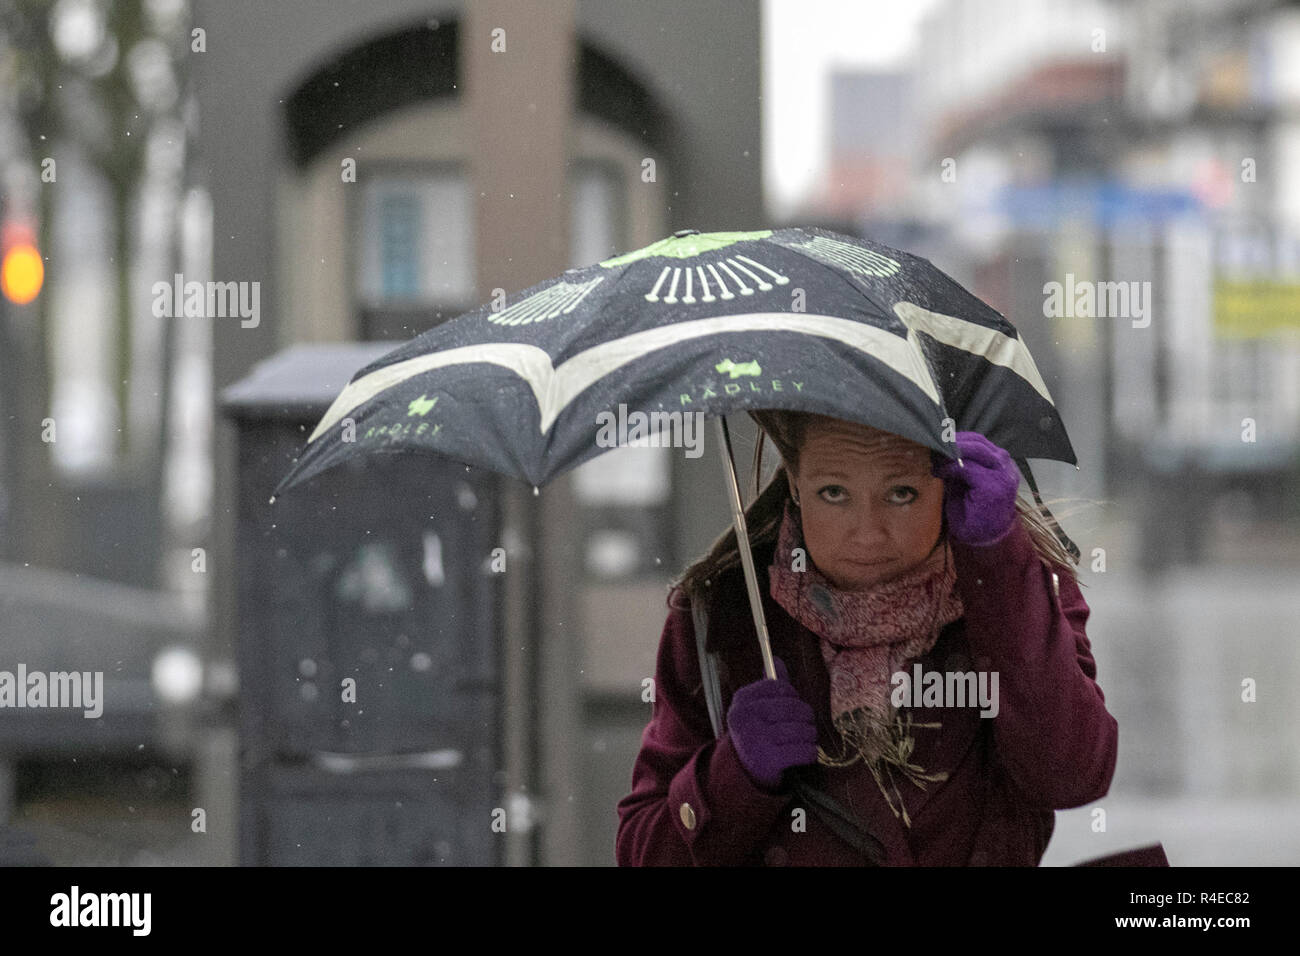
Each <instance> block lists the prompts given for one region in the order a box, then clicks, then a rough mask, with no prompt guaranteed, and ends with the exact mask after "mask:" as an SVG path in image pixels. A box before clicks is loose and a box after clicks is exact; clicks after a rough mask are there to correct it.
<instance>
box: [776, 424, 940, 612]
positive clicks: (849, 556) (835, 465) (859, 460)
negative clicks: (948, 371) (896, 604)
mask: <svg viewBox="0 0 1300 956" xmlns="http://www.w3.org/2000/svg"><path fill="white" fill-rule="evenodd" d="M795 485H796V488H797V491H798V498H799V511H800V514H801V515H802V518H803V536H804V542H805V543H806V544H807V546H808V556H809V557H810V558H811V559H812V562H813V564H815V565H816V566H817V568H818V570H820V571H821V572H822V574H824V575H825V576H826V577H827V578H828V579H829V580H830V581H831V583H833V584H834V585H835V586H836V587H838V588H841V589H844V590H857V589H859V588H865V587H870V586H872V585H875V584H880V583H882V582H884V581H888V580H890V579H892V578H895V577H898V576H899V575H901V574H904V573H906V572H907V571H910V570H911V569H912V568H914V567H916V566H917V565H918V564H920V563H921V562H922V561H924V560H925V559H926V558H927V557H928V556H929V555H930V553H931V552H932V551H933V550H934V548H935V546H936V545H937V544H938V541H939V532H940V531H941V530H942V527H943V480H942V479H940V478H935V477H934V476H933V475H931V474H930V451H929V449H927V448H925V447H924V446H922V445H918V444H916V443H915V442H910V441H908V440H906V439H904V438H900V437H899V436H897V435H893V434H891V433H889V432H882V431H878V430H876V429H871V428H866V427H865V426H862V425H858V424H856V423H852V422H836V423H834V424H831V423H818V424H817V425H814V426H813V427H811V428H810V429H809V430H808V434H807V437H806V440H805V441H804V444H803V448H802V449H800V452H799V474H798V476H797V478H796V479H795Z"/></svg>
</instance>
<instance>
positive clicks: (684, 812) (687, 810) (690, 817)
mask: <svg viewBox="0 0 1300 956" xmlns="http://www.w3.org/2000/svg"><path fill="white" fill-rule="evenodd" d="M679 812H680V813H681V816H682V824H683V825H684V826H685V827H686V829H688V830H694V829H695V811H694V810H692V809H691V805H690V804H689V803H683V804H682V808H681V810H680V811H679Z"/></svg>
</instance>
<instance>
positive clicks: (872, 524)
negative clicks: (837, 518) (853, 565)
mask: <svg viewBox="0 0 1300 956" xmlns="http://www.w3.org/2000/svg"><path fill="white" fill-rule="evenodd" d="M848 538H849V542H850V543H852V544H854V545H856V546H859V547H864V548H872V547H876V546H878V545H881V544H884V543H885V540H886V538H888V534H886V532H885V524H884V522H883V521H882V520H881V514H880V512H879V511H878V510H876V509H875V508H871V507H862V508H857V509H855V510H854V512H853V515H852V517H851V518H850V525H849V528H848Z"/></svg>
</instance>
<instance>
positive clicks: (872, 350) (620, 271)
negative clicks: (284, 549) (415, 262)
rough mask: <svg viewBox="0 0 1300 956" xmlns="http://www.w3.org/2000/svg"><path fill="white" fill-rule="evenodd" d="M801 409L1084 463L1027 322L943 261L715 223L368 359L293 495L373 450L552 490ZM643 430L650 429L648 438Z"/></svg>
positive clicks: (314, 445)
mask: <svg viewBox="0 0 1300 956" xmlns="http://www.w3.org/2000/svg"><path fill="white" fill-rule="evenodd" d="M758 408H785V409H799V410H803V411H811V412H817V413H820V414H824V415H829V416H833V417H835V418H841V419H845V420H848V421H856V422H860V423H862V424H866V425H872V426H874V427H877V428H881V429H884V430H886V431H890V432H894V433H896V434H898V435H901V436H903V437H904V438H909V439H911V440H913V441H915V442H918V443H920V444H923V445H926V446H928V447H931V448H933V449H935V450H937V451H940V452H942V453H944V454H946V455H947V456H948V457H953V456H954V450H953V449H954V447H955V446H954V442H955V433H956V432H957V431H967V430H969V431H978V432H980V433H981V434H983V435H985V436H986V437H988V438H989V439H990V440H991V441H993V442H995V443H997V444H998V445H1000V446H1001V447H1003V448H1005V449H1006V450H1007V451H1008V452H1010V453H1011V455H1012V456H1013V457H1014V458H1018V459H1024V458H1031V457H1032V458H1052V459H1056V460H1059V461H1065V462H1069V463H1071V464H1074V463H1075V456H1074V451H1073V449H1072V448H1071V446H1070V441H1069V438H1068V437H1067V435H1066V432H1065V427H1064V425H1063V424H1062V422H1061V419H1060V416H1059V415H1058V414H1057V412H1056V408H1055V406H1054V405H1053V403H1052V399H1051V395H1050V394H1049V392H1048V390H1047V386H1046V385H1045V384H1044V382H1043V379H1042V376H1041V375H1040V374H1039V372H1038V369H1037V367H1036V366H1035V364H1034V360H1033V358H1032V357H1031V356H1030V354H1029V350H1028V349H1027V348H1026V347H1025V345H1024V343H1023V341H1021V339H1020V337H1019V335H1018V334H1017V332H1016V329H1015V328H1014V327H1013V326H1012V325H1011V324H1010V323H1009V322H1007V320H1006V319H1005V318H1003V317H1002V316H1001V315H1000V314H999V313H998V312H996V311H995V310H994V309H992V308H990V307H989V306H988V305H986V304H985V303H984V302H982V301H981V300H980V299H978V298H977V297H975V296H974V295H972V294H971V293H969V292H968V291H966V290H965V289H964V288H962V287H961V286H960V285H959V284H958V283H956V282H955V281H953V280H952V279H951V278H949V277H948V276H947V275H946V274H944V273H943V272H942V271H940V270H939V269H937V268H936V267H935V266H933V265H932V264H931V263H930V262H929V261H928V260H926V259H923V258H920V257H917V256H913V255H910V254H908V253H906V252H902V251H900V250H897V249H891V248H889V247H888V246H883V245H880V244H878V243H874V242H871V241H869V240H866V239H859V238H852V237H848V236H843V235H839V234H837V233H833V232H830V231H827V230H823V229H816V228H808V229H795V228H791V229H779V230H758V231H754V232H717V233H704V234H700V233H697V232H694V231H693V230H683V231H682V232H679V233H676V234H674V235H673V236H672V237H670V238H667V239H663V240H661V241H659V242H656V243H654V244H652V245H650V246H647V247H646V248H644V249H640V250H637V251H635V252H631V253H628V254H626V255H621V256H616V257H614V258H611V259H606V260H605V261H603V262H600V263H597V264H595V265H592V266H588V267H586V268H582V269H570V270H569V271H567V272H565V273H564V274H563V275H561V276H559V277H557V278H554V279H550V280H548V281H546V282H542V283H539V284H538V285H535V286H532V287H530V288H528V289H525V290H524V291H523V292H521V293H519V294H517V295H516V296H514V297H513V300H512V301H510V302H509V303H493V304H488V305H484V306H482V307H481V308H479V309H476V310H474V311H472V312H468V313H466V314H465V315H462V316H460V317H458V318H456V319H453V320H451V321H449V322H446V323H444V324H442V325H439V326H437V327H436V328H433V329H430V330H429V331H427V332H425V333H423V334H422V335H419V336H417V337H416V338H414V339H412V340H411V341H410V342H408V343H407V344H405V345H403V346H401V347H400V348H398V349H396V350H394V351H393V352H391V353H389V354H387V355H385V356H383V357H382V358H380V359H379V360H377V361H375V362H373V363H371V364H370V365H368V366H366V367H365V368H363V369H361V370H360V371H359V372H357V374H356V375H355V376H354V377H353V378H352V380H351V382H350V383H349V384H348V386H347V387H346V388H345V389H344V390H343V391H342V393H341V394H340V395H339V396H338V398H337V399H336V400H335V401H334V403H333V404H332V405H331V406H330V408H329V409H328V410H327V411H326V413H325V415H324V417H323V418H322V419H321V421H320V423H319V424H318V425H317V426H316V429H315V430H314V431H313V432H312V434H311V435H310V437H309V438H308V441H307V447H306V449H305V450H304V452H303V453H302V455H301V456H300V457H299V459H298V460H297V463H296V465H295V467H294V468H293V470H292V471H291V472H290V473H289V474H288V475H286V476H285V478H284V479H283V480H282V481H281V482H280V484H279V486H278V487H277V488H276V490H275V494H276V495H280V494H282V493H283V492H284V491H286V490H288V489H289V488H291V487H293V486H294V485H297V484H299V483H301V482H303V481H305V480H307V479H309V478H311V477H312V476H314V475H317V474H319V473H320V472H322V471H324V470H326V469H328V468H330V467H332V466H334V465H336V464H338V463H340V462H341V461H343V460H345V459H348V458H351V457H352V456H356V455H363V456H364V455H369V454H376V453H404V452H412V451H427V452H433V453H437V454H442V455H447V456H450V457H452V458H455V459H457V460H460V461H463V462H465V463H467V464H472V465H478V466H481V467H485V468H489V469H492V470H494V471H498V472H501V473H503V474H507V475H513V476H515V477H518V478H520V479H522V480H525V481H527V482H529V483H531V484H532V485H534V486H538V485H541V484H544V483H545V482H547V481H549V480H550V479H552V478H554V477H556V476H557V475H559V474H562V473H563V472H565V471H567V470H569V469H571V468H573V467H576V466H577V465H579V464H581V463H582V462H584V461H586V460H587V459H589V458H592V457H594V456H595V455H598V454H600V453H602V452H603V451H605V450H606V449H607V447H609V443H608V442H601V441H600V434H599V431H600V429H601V428H602V427H605V426H607V425H608V424H609V423H610V421H611V419H610V416H611V415H618V416H619V418H618V421H619V423H620V427H622V423H623V422H627V423H629V425H630V426H631V428H632V429H635V428H636V427H637V426H638V425H642V424H643V423H644V427H645V429H646V431H647V432H650V433H657V432H658V431H659V430H660V429H662V428H665V427H669V426H672V425H675V424H676V420H678V419H680V417H681V415H684V414H687V413H691V412H703V413H705V414H715V415H716V414H725V413H727V412H732V411H740V410H744V409H758ZM632 437H636V436H635V435H633V436H632Z"/></svg>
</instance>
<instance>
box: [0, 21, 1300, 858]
mask: <svg viewBox="0 0 1300 956" xmlns="http://www.w3.org/2000/svg"><path fill="white" fill-rule="evenodd" d="M0 222H2V224H3V234H2V235H0V255H3V260H2V264H3V275H2V278H3V286H2V291H3V296H0V670H9V671H14V670H15V669H16V667H17V665H18V664H19V663H20V662H21V663H22V664H24V665H25V666H26V667H27V668H28V669H29V670H46V671H53V670H63V669H68V670H78V671H102V672H103V674H104V681H105V685H104V698H105V704H104V713H103V715H102V717H100V718H98V719H86V718H83V717H82V715H81V713H80V712H79V711H75V712H71V711H63V712H56V711H45V712H40V711H37V712H33V711H17V710H12V709H6V710H0V825H3V824H8V827H7V828H5V829H3V830H0V834H2V836H0V862H21V861H23V860H32V859H44V860H46V861H48V862H52V863H55V864H92V865H95V864H118V865H139V864H209V865H234V864H295V863H343V864H376V863H430V864H439V863H443V864H480V863H481V864H510V865H538V864H540V865H565V864H590V865H611V864H612V863H613V845H614V834H615V830H616V826H617V817H616V814H615V809H614V808H615V804H616V803H617V801H618V800H619V799H620V798H621V797H622V796H623V795H624V794H625V793H626V792H627V791H628V790H629V789H630V781H631V767H632V762H633V760H634V758H635V756H636V752H637V749H638V746H639V742H640V735H641V731H642V729H643V728H644V726H645V724H646V722H647V721H648V719H649V717H650V707H651V705H650V703H649V702H648V701H647V700H645V699H643V683H642V682H643V680H644V679H645V678H647V677H651V676H653V673H654V657H655V651H656V648H657V644H658V640H659V636H660V631H661V629H662V626H663V622H664V619H665V617H666V614H667V609H666V607H665V604H664V599H665V595H666V588H665V585H666V584H667V582H668V581H669V579H670V578H671V577H672V576H674V575H675V574H676V573H677V572H678V571H680V570H681V568H682V567H684V565H685V564H687V563H688V562H689V561H690V560H691V559H692V558H694V557H695V556H697V555H698V554H699V553H701V552H702V551H704V550H705V549H706V548H707V547H708V546H709V544H710V543H711V542H712V540H713V539H714V537H715V536H716V535H718V534H719V533H721V532H722V531H723V530H724V528H725V526H726V524H727V520H728V512H727V507H726V501H725V499H724V497H723V494H722V489H723V484H722V481H721V466H720V463H719V460H718V458H717V453H716V449H715V448H713V447H712V443H711V442H707V443H706V453H705V455H704V456H703V457H702V458H699V459H689V458H686V457H685V455H684V454H683V453H682V450H681V449H667V448H663V449H661V448H650V447H643V448H620V449H617V450H615V451H612V452H610V453H608V454H605V455H603V456H601V457H600V458H597V459H594V460H593V461H591V462H589V463H587V464H585V465H583V466H582V467H580V468H579V469H576V470H575V471H573V472H571V473H569V474H568V475H566V476H564V477H563V478H561V479H559V480H557V481H556V482H554V483H552V484H551V485H549V486H547V487H546V488H544V489H542V491H541V494H540V495H537V496H534V495H533V494H532V491H531V489H528V488H523V487H521V486H518V483H515V482H509V481H507V480H505V479H502V478H498V477H497V476H494V475H490V474H485V473H480V472H476V471H473V470H470V469H466V468H465V467H463V466H460V465H457V464H456V463H454V462H433V461H427V462H417V463H411V462H396V463H394V462H385V463H383V464H382V465H381V464H379V463H376V464H375V465H374V467H373V468H367V469H365V470H364V471H361V470H356V469H351V470H350V469H347V468H342V469H338V472H339V473H338V474H327V475H325V476H322V477H321V478H319V479H316V480H315V481H314V482H313V483H310V484H308V485H307V486H304V489H303V490H302V491H301V492H293V493H291V494H290V495H288V496H286V498H285V499H284V500H283V501H277V502H276V504H275V505H274V506H271V505H270V504H269V502H268V497H269V494H270V490H271V489H272V487H274V485H275V483H276V482H277V481H278V480H279V478H280V477H281V476H282V475H283V474H284V473H285V472H287V470H288V468H289V466H290V464H291V459H292V458H293V456H294V455H295V454H296V453H297V452H298V450H299V449H300V448H301V446H302V444H303V442H304V441H305V438H306V435H307V433H308V432H309V431H310V429H311V428H312V427H314V425H315V423H316V421H317V420H319V417H320V415H321V414H322V412H323V411H324V409H325V407H326V406H327V405H328V404H329V402H330V401H331V400H332V398H333V396H334V395H335V394H336V393H337V391H338V390H339V389H340V388H341V387H342V386H343V385H344V384H345V383H346V382H347V380H348V379H349V378H350V377H351V375H352V373H353V372H354V371H356V370H357V369H358V368H360V367H361V366H362V365H364V364H366V363H367V362H369V361H371V360H372V359H373V358H376V357H378V356H379V355H382V354H384V353H385V352H387V351H389V350H391V349H392V348H393V347H395V345H396V343H398V342H400V341H403V340H405V339H408V338H410V337H411V336H413V335H416V334H418V333H419V332H421V331H423V330H425V329H428V328H430V327H432V326H434V325H436V324H438V323H440V322H443V321H446V320H447V319H449V318H452V317H454V316H456V315H458V314H460V313H461V312H463V311H466V310H468V309H470V308H473V307H475V306H477V305H478V304H479V303H481V302H485V301H487V300H488V299H489V298H491V297H492V296H493V294H494V292H493V290H505V291H506V292H507V293H510V292H514V291H516V290H519V289H522V288H524V287H526V286H529V285H532V284H534V283H536V282H539V281H541V280H543V279H545V278H547V277H549V276H552V275H555V274H557V273H559V272H561V271H563V270H564V269H566V268H569V267H573V266H579V265H586V264H588V263H591V262H594V261H597V260H599V259H602V258H606V257H608V256H610V255H612V254H615V253H619V252H625V251H629V250H632V249H636V248H639V247H641V246H644V245H647V244H649V243H650V242H653V241H655V240H657V239H660V238H662V237H664V236H667V235H669V234H670V233H671V232H673V231H674V230H677V229H683V228H693V229H698V230H700V231H703V232H711V231H727V230H745V229H758V228H779V227H781V226H787V225H820V226H825V227H828V228H831V229H835V230H838V231H841V232H845V233H851V234H857V235H864V236H870V237H872V238H874V239H877V240H879V241H882V242H885V243H887V244H890V245H894V246H897V247H900V248H903V249H906V250H908V251H911V252H915V253H918V254H920V255H923V256H926V257H928V258H930V259H931V260H932V261H934V262H935V264H936V265H938V266H939V267H940V268H942V269H944V270H945V271H947V272H949V273H950V274H951V275H953V276H954V277H955V278H956V279H958V281H960V282H962V283H963V284H965V285H967V287H968V288H970V289H971V290H972V291H974V292H975V293H976V294H977V295H980V296H981V297H983V298H984V299H985V300H986V301H988V302H989V303H991V304H992V305H993V306H994V307H995V308H997V309H998V310H999V311H1001V312H1003V314H1005V315H1006V316H1007V317H1008V318H1009V319H1010V320H1011V321H1012V322H1013V323H1014V324H1015V325H1016V326H1017V327H1018V328H1019V329H1020V331H1021V334H1022V336H1023V337H1024V339H1025V340H1026V341H1027V342H1028V344H1029V347H1030V349H1031V351H1032V352H1033V354H1034V356H1035V359H1036V361H1037V363H1038V365H1039V368H1040V369H1041V370H1042V372H1043V375H1044V378H1045V380H1046V381H1047V382H1048V384H1049V387H1050V388H1051V390H1052V394H1053V398H1054V399H1055V401H1056V403H1057V406H1058V407H1059V408H1060V410H1061V413H1062V415H1063V418H1064V420H1065V423H1066V426H1067V428H1068V429H1069V431H1070V435H1071V437H1072V440H1073V443H1074V447H1075V449H1076V451H1077V453H1078V457H1079V461H1080V467H1079V468H1078V469H1076V468H1074V467H1072V466H1068V465H1063V464H1060V463H1057V462H1035V463H1034V469H1035V472H1036V474H1037V476H1038V479H1039V483H1040V486H1041V487H1042V490H1043V493H1044V495H1045V496H1046V497H1047V498H1048V499H1049V502H1050V501H1051V499H1056V498H1064V499H1067V503H1066V504H1064V505H1062V506H1061V507H1060V508H1056V509H1054V510H1055V511H1056V513H1057V515H1058V517H1060V518H1061V519H1062V524H1063V525H1064V527H1065V529H1066V531H1067V532H1068V533H1069V534H1070V536H1071V537H1072V538H1073V539H1074V540H1075V541H1076V542H1077V543H1078V544H1079V546H1080V548H1081V549H1082V552H1083V562H1082V564H1081V565H1080V569H1079V570H1080V575H1081V580H1082V581H1083V582H1084V583H1085V584H1086V587H1085V589H1084V594H1085V597H1086V598H1087V600H1088V602H1089V605H1090V606H1091V608H1092V617H1091V619H1090V621H1089V624H1088V634H1089V637H1090V639H1091V641H1092V643H1093V649H1094V652H1095V656H1096V659H1097V661H1098V666H1099V674H1098V682H1099V684H1100V685H1101V687H1102V689H1103V691H1104V692H1105V694H1106V698H1107V702H1108V705H1109V706H1110V709H1111V711H1112V713H1114V714H1115V716H1116V717H1117V718H1118V720H1119V723H1120V757H1119V764H1118V768H1117V771H1116V775H1115V779H1114V783H1113V785H1112V787H1111V791H1110V793H1109V794H1108V795H1107V797H1105V798H1104V799H1103V800H1101V801H1099V802H1098V803H1097V804H1095V805H1093V806H1089V807H1084V808H1078V809H1075V810H1070V811H1062V812H1058V814H1057V827H1056V833H1055V836H1054V837H1053V840H1052V843H1051V846H1050V847H1049V849H1048V852H1047V856H1046V858H1045V860H1044V863H1045V864H1049V865H1068V864H1071V863H1075V862H1078V861H1080V860H1083V859H1085V858H1089V857H1093V856H1099V855H1101V854H1104V853H1109V852H1113V851H1117V850H1120V849H1125V848H1129V847H1133V846H1137V845H1140V844H1145V843H1150V842H1155V841H1157V840H1159V841H1162V842H1163V843H1164V845H1165V848H1166V851H1167V853H1168V855H1169V858H1170V860H1171V862H1172V863H1173V864H1174V865H1205V864H1210V865H1226V864H1248V865H1273V864H1294V863H1297V862H1300V801H1298V800H1297V795H1298V794H1300V753H1298V751H1297V743H1298V742H1300V730H1298V729H1297V728H1300V695H1297V694H1295V693H1294V688H1295V686H1296V685H1297V682H1300V651H1297V649H1296V643H1297V639H1300V631H1298V630H1297V622H1298V621H1300V587H1298V586H1297V581H1298V580H1300V575H1298V573H1297V572H1298V571H1300V4H1296V3H1283V2H1271V0H1128V2H1123V3H1121V2H1102V0H918V2H915V3H912V4H887V3H883V2H882V3H856V2H852V3H851V2H847V0H845V2H820V0H762V2H760V0H725V2H724V0H653V2H645V3H638V4H627V3H615V2H601V0H548V2H546V3H540V2H538V3H517V2H515V3H511V2H506V0H475V2H474V3H473V4H468V3H464V4H462V3H449V2H411V0H372V2H369V3H366V4H356V3H344V2H317V0H312V2H308V0H277V2H274V3H266V2H260V0H221V2H217V0H190V2H186V0H135V2H127V0H57V2H52V3H51V2H34V0H0ZM190 283H202V284H203V286H202V287H200V292H199V294H198V297H197V298H196V299H195V300H194V303H195V307H194V308H193V309H191V308H189V307H188V306H185V305H184V304H182V307H181V308H180V309H177V308H175V306H176V305H177V303H179V302H180V300H181V296H180V292H181V291H182V290H185V291H186V295H187V296H188V290H189V289H190V285H189V284H190ZM214 283H220V284H222V288H225V289H228V291H230V292H231V293H232V296H231V298H229V299H227V300H226V304H227V305H229V306H230V308H228V309H214V308H212V306H213V304H214V302H215V303H217V304H218V305H219V304H220V303H221V301H222V298H221V295H218V296H217V297H216V298H215V299H214V298H213V297H212V295H211V288H212V284H214ZM226 283H230V284H231V285H230V286H228V287H226V286H225V284H226ZM1053 284H1056V285H1053ZM1085 288H1086V289H1089V290H1093V291H1095V292H1096V295H1095V298H1088V299H1084V298H1081V297H1080V296H1081V295H1082V293H1080V294H1079V295H1076V291H1077V290H1081V289H1085ZM238 293H242V294H243V298H242V299H241V298H239V295H238ZM254 294H255V295H256V298H253V295H254ZM1089 295H1090V296H1091V292H1090V293H1089ZM235 302H240V303H242V304H243V305H244V306H245V309H244V311H242V312H241V311H240V310H239V309H238V308H235V307H234V303H235ZM1062 302H1064V305H1062V307H1061V308H1056V305H1060V304H1061V303H1062ZM204 306H207V308H206V309H205V308H204ZM733 425H734V426H735V428H736V429H737V435H738V438H737V440H738V448H737V457H738V460H739V462H740V463H741V467H742V472H743V471H744V470H745V469H747V466H748V461H749V457H750V455H749V453H750V452H751V451H752V443H753V440H754V434H753V431H752V429H750V428H749V427H748V422H734V423H733ZM710 434H711V432H710ZM742 477H743V474H742ZM498 547H500V548H503V549H504V552H505V554H506V556H507V562H508V566H507V570H506V573H504V574H501V573H497V572H496V571H494V570H493V569H491V568H489V567H488V564H487V558H488V556H489V554H491V553H492V552H493V549H494V548H498ZM349 677H350V678H352V679H353V680H354V681H355V684H356V693H357V698H356V700H355V701H349V700H336V699H335V698H336V697H339V696H340V694H339V692H338V688H339V686H340V682H341V681H343V680H345V679H346V678H349ZM344 696H345V695H344ZM1252 698H1253V699H1252ZM1096 807H1100V808H1102V809H1104V810H1105V811H1106V813H1105V829H1104V831H1099V829H1098V827H1097V825H1096V822H1095V821H1096V820H1097V815H1095V814H1094V813H1093V812H1092V811H1093V809H1095V808H1096ZM494 824H496V826H494ZM502 830H504V832H500V831H502Z"/></svg>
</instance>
